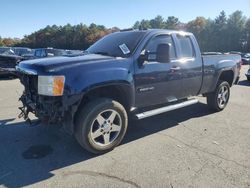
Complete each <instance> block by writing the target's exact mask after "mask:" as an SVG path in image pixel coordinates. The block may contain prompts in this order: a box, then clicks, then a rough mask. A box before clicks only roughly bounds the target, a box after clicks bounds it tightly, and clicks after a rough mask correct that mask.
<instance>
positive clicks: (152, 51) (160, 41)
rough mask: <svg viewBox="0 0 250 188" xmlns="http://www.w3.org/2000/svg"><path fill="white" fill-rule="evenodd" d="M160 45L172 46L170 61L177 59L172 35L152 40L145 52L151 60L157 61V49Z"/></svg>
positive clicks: (160, 36)
mask: <svg viewBox="0 0 250 188" xmlns="http://www.w3.org/2000/svg"><path fill="white" fill-rule="evenodd" d="M159 44H170V45H171V47H170V59H175V58H176V52H175V46H174V42H173V39H172V37H171V36H170V35H159V36H156V37H154V38H152V39H151V40H150V41H149V43H148V44H147V46H146V48H145V50H146V51H148V52H149V54H150V56H149V60H151V59H152V60H155V59H156V57H155V56H156V55H155V54H156V49H157V46H158V45H159Z"/></svg>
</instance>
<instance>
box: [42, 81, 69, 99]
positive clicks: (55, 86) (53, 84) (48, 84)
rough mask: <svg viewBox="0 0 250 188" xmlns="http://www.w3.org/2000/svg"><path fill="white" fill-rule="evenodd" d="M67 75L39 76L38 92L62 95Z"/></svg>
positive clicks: (47, 94)
mask: <svg viewBox="0 0 250 188" xmlns="http://www.w3.org/2000/svg"><path fill="white" fill-rule="evenodd" d="M64 83H65V76H38V94H39V95H46V96H62V95H63V91H64Z"/></svg>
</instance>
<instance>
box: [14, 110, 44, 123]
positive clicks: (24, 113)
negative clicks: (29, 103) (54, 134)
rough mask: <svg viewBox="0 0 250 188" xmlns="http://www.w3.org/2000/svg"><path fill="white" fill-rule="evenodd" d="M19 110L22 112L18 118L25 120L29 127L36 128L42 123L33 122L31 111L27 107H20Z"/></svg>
mask: <svg viewBox="0 0 250 188" xmlns="http://www.w3.org/2000/svg"><path fill="white" fill-rule="evenodd" d="M19 110H21V113H20V114H19V115H18V118H23V119H24V120H25V122H26V123H27V124H28V125H29V126H32V127H34V126H36V125H38V124H39V123H40V121H39V120H38V121H35V122H34V121H31V119H30V118H29V113H30V110H28V109H27V108H25V107H19Z"/></svg>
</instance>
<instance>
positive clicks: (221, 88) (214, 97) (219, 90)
mask: <svg viewBox="0 0 250 188" xmlns="http://www.w3.org/2000/svg"><path fill="white" fill-rule="evenodd" d="M229 97H230V85H229V83H228V82H226V81H222V80H221V81H219V83H218V84H217V86H216V89H215V91H214V92H212V93H209V94H208V95H207V104H208V106H209V107H210V108H211V109H212V110H215V111H221V110H223V109H224V108H225V107H226V106H227V103H228V101H229Z"/></svg>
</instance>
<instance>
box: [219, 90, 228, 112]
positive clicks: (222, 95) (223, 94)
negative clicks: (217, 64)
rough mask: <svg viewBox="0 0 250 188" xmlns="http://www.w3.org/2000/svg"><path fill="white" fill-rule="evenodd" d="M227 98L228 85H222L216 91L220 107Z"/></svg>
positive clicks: (225, 102) (224, 103)
mask: <svg viewBox="0 0 250 188" xmlns="http://www.w3.org/2000/svg"><path fill="white" fill-rule="evenodd" d="M228 99H229V90H228V87H226V86H222V87H221V88H220V90H219V92H218V98H217V102H218V105H219V107H220V108H223V107H224V106H225V105H226V104H227V102H228Z"/></svg>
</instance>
